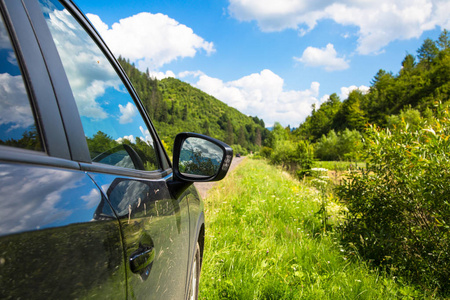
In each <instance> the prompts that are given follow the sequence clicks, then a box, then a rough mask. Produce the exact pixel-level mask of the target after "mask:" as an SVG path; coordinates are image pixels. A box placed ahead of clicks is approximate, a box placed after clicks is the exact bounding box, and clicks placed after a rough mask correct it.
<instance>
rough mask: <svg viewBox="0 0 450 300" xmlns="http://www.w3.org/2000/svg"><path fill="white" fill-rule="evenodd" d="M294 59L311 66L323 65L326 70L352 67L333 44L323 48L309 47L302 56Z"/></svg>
mask: <svg viewBox="0 0 450 300" xmlns="http://www.w3.org/2000/svg"><path fill="white" fill-rule="evenodd" d="M294 59H295V60H297V61H299V62H302V63H304V64H305V65H307V66H310V67H323V68H324V69H325V70H326V71H338V70H345V69H348V68H349V67H350V66H349V64H348V62H347V61H346V60H345V59H344V58H340V57H337V52H336V50H335V49H334V46H333V45H332V44H328V45H327V46H326V47H325V48H321V49H319V48H314V47H308V48H306V49H305V51H303V55H302V57H300V58H298V57H294Z"/></svg>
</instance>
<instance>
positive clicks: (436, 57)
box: [296, 30, 450, 142]
mask: <svg viewBox="0 0 450 300" xmlns="http://www.w3.org/2000/svg"><path fill="white" fill-rule="evenodd" d="M399 65H400V62H399ZM449 102H450V34H449V32H448V31H446V30H443V31H442V33H441V35H440V36H439V38H438V40H436V41H433V40H431V39H426V40H425V41H424V43H423V44H422V46H421V47H420V48H419V49H418V50H417V55H412V54H407V55H406V56H405V58H404V59H403V61H402V62H401V69H400V71H399V73H398V74H396V75H394V74H392V73H389V72H386V71H384V70H379V71H378V73H377V74H376V75H375V77H374V78H373V80H372V82H371V87H370V91H369V92H368V93H367V94H363V93H361V92H360V91H358V90H355V91H353V92H352V93H350V95H349V97H348V99H345V100H344V101H341V99H339V97H338V96H337V94H332V95H331V96H330V98H329V100H328V101H326V102H325V103H323V104H322V105H321V106H320V108H315V107H314V108H313V112H312V114H311V115H310V116H309V117H307V119H306V121H305V122H304V123H302V124H301V125H300V127H299V128H298V129H297V131H296V134H297V136H300V137H302V138H304V139H306V140H309V141H312V142H315V141H318V140H319V139H320V138H321V137H322V135H328V134H329V133H330V132H332V131H333V135H334V133H339V132H342V131H344V130H345V129H348V130H352V131H362V130H363V129H364V128H365V126H366V125H367V124H368V123H370V124H376V125H379V126H382V127H389V126H390V125H392V123H395V122H396V120H398V119H399V116H400V119H401V117H403V118H409V119H411V118H414V116H416V117H418V116H421V117H425V118H426V117H430V116H431V115H432V114H433V110H434V108H435V105H436V103H441V104H442V105H448V104H449ZM407 121H413V120H407Z"/></svg>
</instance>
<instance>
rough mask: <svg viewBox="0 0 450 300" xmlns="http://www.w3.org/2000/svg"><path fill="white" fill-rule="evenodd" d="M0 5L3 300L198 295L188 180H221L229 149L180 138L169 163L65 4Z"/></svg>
mask: <svg viewBox="0 0 450 300" xmlns="http://www.w3.org/2000/svg"><path fill="white" fill-rule="evenodd" d="M0 8H1V15H2V16H1V17H0V61H1V65H0V299H74V298H79V299H85V298H95V299H97V298H104V299H142V298H146V299H187V298H190V299H196V298H197V295H198V281H199V276H200V268H201V261H202V254H203V245H204V234H205V226H204V213H203V203H202V201H201V199H200V197H199V194H198V193H197V191H196V189H195V187H194V186H193V185H192V183H193V182H195V181H214V180H220V179H222V178H223V177H224V176H225V174H226V173H227V171H228V168H229V165H230V163H231V159H232V157H233V152H232V149H231V148H230V147H229V146H227V145H226V144H224V143H222V142H220V141H218V140H215V139H212V138H210V137H207V136H203V135H199V134H194V133H181V134H179V135H177V137H176V138H175V142H174V149H173V153H174V156H173V166H172V164H171V162H170V160H169V158H168V155H167V154H166V151H165V150H164V148H163V145H162V143H161V141H160V139H159V138H158V135H157V134H156V131H155V129H154V127H153V125H152V123H151V121H150V119H149V118H148V116H147V114H146V113H145V111H144V109H143V106H142V104H141V103H140V101H139V100H138V97H137V95H136V92H135V90H134V89H133V87H132V85H131V83H130V82H129V80H128V79H127V77H126V75H125V73H124V71H123V70H122V68H121V67H120V66H119V64H118V63H117V61H116V60H115V59H114V58H113V56H112V54H111V53H110V51H109V50H108V48H107V46H106V45H105V44H104V42H103V41H102V39H101V38H100V37H99V35H98V34H97V33H96V31H95V30H94V29H93V27H92V25H91V24H90V23H89V22H88V20H87V19H86V18H85V16H84V15H83V14H82V13H81V12H80V11H79V9H78V8H77V7H76V6H75V5H74V4H73V3H72V2H71V1H66V0H60V1H58V0H23V1H18V0H2V1H0Z"/></svg>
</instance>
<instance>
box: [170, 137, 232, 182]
mask: <svg viewBox="0 0 450 300" xmlns="http://www.w3.org/2000/svg"><path fill="white" fill-rule="evenodd" d="M232 159H233V149H231V147H230V146H228V145H227V144H225V143H223V142H221V141H219V140H217V139H214V138H211V137H209V136H206V135H202V134H197V133H189V132H183V133H180V134H178V135H177V136H176V137H175V142H174V146H173V164H174V167H173V169H174V176H175V178H174V179H178V180H181V181H185V182H202V181H218V180H221V179H222V178H224V177H225V175H226V174H227V172H228V169H229V168H230V164H231V160H232Z"/></svg>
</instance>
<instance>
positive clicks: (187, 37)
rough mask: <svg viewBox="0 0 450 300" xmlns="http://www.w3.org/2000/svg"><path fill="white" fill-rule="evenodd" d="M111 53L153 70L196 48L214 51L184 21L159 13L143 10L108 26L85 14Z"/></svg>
mask: <svg viewBox="0 0 450 300" xmlns="http://www.w3.org/2000/svg"><path fill="white" fill-rule="evenodd" d="M87 16H88V18H89V19H90V21H91V22H92V23H93V24H94V26H95V28H96V29H97V30H98V32H99V33H100V35H102V37H103V38H104V39H105V41H106V43H107V44H108V46H109V47H110V49H111V50H112V51H113V53H114V54H115V55H122V56H123V57H126V58H129V59H130V60H131V61H134V62H136V66H137V67H138V68H139V69H140V70H141V71H145V70H146V69H147V68H149V69H150V70H156V69H158V68H159V67H161V66H163V65H164V64H167V63H170V62H172V61H174V60H177V59H178V58H184V57H194V56H195V55H196V54H197V52H198V51H205V52H206V53H207V54H208V55H209V54H211V53H213V52H215V49H214V44H213V43H212V42H207V41H205V40H204V39H203V38H201V37H200V36H198V35H196V34H195V33H194V31H193V30H192V29H191V28H189V27H187V26H186V25H183V24H180V23H178V22H177V21H176V20H174V19H171V18H169V17H168V16H166V15H163V14H160V13H159V14H151V13H147V12H143V13H139V14H137V15H134V16H131V17H128V18H125V19H122V20H120V21H119V22H118V23H114V24H113V25H112V26H111V27H109V26H108V25H107V24H105V23H104V22H103V21H102V20H101V19H100V17H99V16H97V15H93V14H87Z"/></svg>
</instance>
